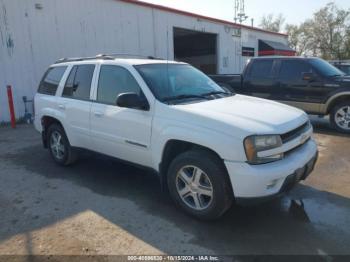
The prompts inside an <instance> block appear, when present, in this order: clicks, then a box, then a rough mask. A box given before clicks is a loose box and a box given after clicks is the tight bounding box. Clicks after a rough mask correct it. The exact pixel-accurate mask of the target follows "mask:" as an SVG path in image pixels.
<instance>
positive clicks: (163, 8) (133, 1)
mask: <svg viewBox="0 0 350 262" xmlns="http://www.w3.org/2000/svg"><path fill="white" fill-rule="evenodd" d="M117 1H121V2H125V3H129V4H135V5H139V6H144V7H150V8H155V9H158V10H161V11H166V12H170V13H174V14H179V15H185V16H190V17H194V18H199V19H205V20H208V21H211V22H215V23H220V24H225V25H230V26H235V27H238V28H245V29H249V30H254V31H258V32H263V33H268V34H272V35H279V36H284V37H287V36H288V35H287V34H282V33H276V32H271V31H267V30H264V29H260V28H256V27H252V26H248V25H240V24H236V23H233V22H229V21H225V20H221V19H217V18H213V17H209V16H204V15H199V14H195V13H191V12H187V11H182V10H178V9H174V8H171V7H167V6H163V5H156V4H151V3H146V2H142V1H137V0H117Z"/></svg>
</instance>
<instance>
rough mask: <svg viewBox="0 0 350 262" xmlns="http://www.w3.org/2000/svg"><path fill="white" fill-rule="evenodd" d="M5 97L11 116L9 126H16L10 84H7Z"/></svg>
mask: <svg viewBox="0 0 350 262" xmlns="http://www.w3.org/2000/svg"><path fill="white" fill-rule="evenodd" d="M7 97H8V101H9V109H10V116H11V127H12V128H15V127H16V116H15V108H14V106H13V97H12V89H11V86H10V85H8V86H7Z"/></svg>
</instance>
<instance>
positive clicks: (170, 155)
mask: <svg viewBox="0 0 350 262" xmlns="http://www.w3.org/2000/svg"><path fill="white" fill-rule="evenodd" d="M189 150H204V151H207V152H209V153H211V154H212V155H213V156H215V157H216V158H217V159H218V160H220V161H221V162H222V165H223V168H225V170H226V172H228V171H227V168H226V166H225V164H224V161H223V159H222V157H220V155H219V154H218V153H217V152H216V151H214V150H212V149H211V148H209V147H206V146H202V145H200V144H196V143H192V142H188V141H184V140H179V139H170V140H168V141H167V142H166V143H165V145H164V147H163V151H162V156H161V162H160V163H159V174H160V179H161V186H162V189H163V190H164V191H165V192H168V185H167V171H168V168H169V166H170V164H171V162H172V160H173V159H174V158H175V157H176V156H178V155H179V154H182V153H184V152H186V151H189ZM227 175H228V173H227ZM231 188H232V186H231Z"/></svg>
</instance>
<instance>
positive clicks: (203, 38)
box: [174, 27, 217, 74]
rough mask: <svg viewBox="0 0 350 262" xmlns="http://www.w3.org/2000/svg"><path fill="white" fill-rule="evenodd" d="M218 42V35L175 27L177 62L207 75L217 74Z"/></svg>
mask: <svg viewBox="0 0 350 262" xmlns="http://www.w3.org/2000/svg"><path fill="white" fill-rule="evenodd" d="M216 42H217V35H216V34H210V33H203V32H198V31H193V30H188V29H183V28H175V27H174V57H175V60H178V61H183V62H186V63H189V64H191V65H193V66H194V67H196V68H198V69H200V70H201V71H203V72H204V73H206V74H216V73H217V46H216V45H217V44H216Z"/></svg>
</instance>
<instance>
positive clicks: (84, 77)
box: [62, 65, 95, 100]
mask: <svg viewBox="0 0 350 262" xmlns="http://www.w3.org/2000/svg"><path fill="white" fill-rule="evenodd" d="M94 70H95V65H79V66H74V67H73V68H72V70H71V72H70V74H69V76H68V79H67V81H66V84H65V86H64V89H63V93H62V96H63V97H70V98H75V99H81V100H89V99H90V89H91V81H92V77H93V75H94Z"/></svg>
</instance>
